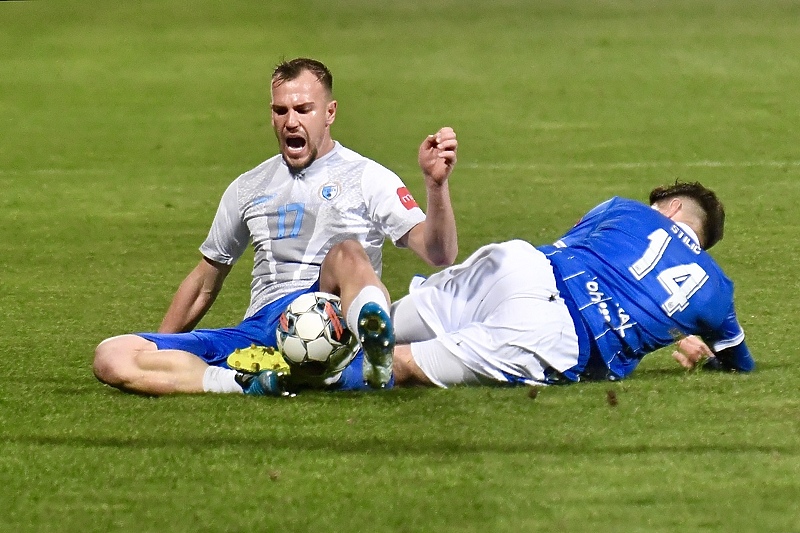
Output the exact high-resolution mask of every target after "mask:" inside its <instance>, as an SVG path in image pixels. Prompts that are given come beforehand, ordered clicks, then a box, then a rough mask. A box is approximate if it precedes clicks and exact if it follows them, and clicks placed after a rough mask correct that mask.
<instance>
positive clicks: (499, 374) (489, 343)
mask: <svg viewBox="0 0 800 533" xmlns="http://www.w3.org/2000/svg"><path fill="white" fill-rule="evenodd" d="M392 315H393V322H394V325H395V336H396V339H397V343H398V344H411V354H412V356H413V357H414V361H415V362H416V363H417V365H418V366H419V367H420V369H422V371H423V372H424V373H425V375H426V376H428V378H429V379H430V380H431V381H432V382H433V383H435V384H436V385H438V386H440V387H448V386H451V385H468V384H485V383H498V382H499V383H530V384H535V383H542V382H543V381H544V380H545V371H546V370H547V369H548V368H552V369H554V370H557V371H561V372H563V371H565V370H567V369H568V368H570V367H572V366H574V365H575V364H576V363H577V360H578V337H577V334H576V333H575V326H574V324H573V322H572V317H571V316H570V314H569V310H568V309H567V306H566V304H565V303H564V300H563V299H561V298H560V296H559V293H558V289H557V288H556V284H555V278H554V276H553V269H552V267H551V266H550V262H549V261H548V260H547V258H546V257H545V256H544V254H542V253H541V252H539V251H538V250H536V249H535V248H534V247H533V246H531V245H530V244H528V243H527V242H524V241H510V242H506V243H501V244H490V245H488V246H484V247H483V248H481V249H479V250H478V251H477V252H475V253H474V254H472V255H471V256H470V257H469V258H467V260H466V261H464V263H462V264H460V265H455V266H452V267H450V268H447V269H445V270H443V271H441V272H438V273H436V274H434V275H433V276H431V277H430V278H428V279H426V280H422V279H421V278H415V281H414V282H412V285H411V287H410V289H409V295H408V296H406V297H404V298H402V299H400V300H398V301H397V302H395V303H394V304H393V306H392Z"/></svg>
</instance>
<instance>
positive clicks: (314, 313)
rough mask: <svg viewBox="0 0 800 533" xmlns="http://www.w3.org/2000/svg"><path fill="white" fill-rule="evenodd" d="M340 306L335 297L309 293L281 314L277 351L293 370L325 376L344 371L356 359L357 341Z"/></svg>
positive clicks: (277, 333) (339, 301)
mask: <svg viewBox="0 0 800 533" xmlns="http://www.w3.org/2000/svg"><path fill="white" fill-rule="evenodd" d="M341 304H342V302H341V300H340V299H339V297H338V296H336V295H333V294H328V293H326V292H310V293H306V294H302V295H300V296H298V297H297V298H295V300H293V301H292V303H290V304H289V306H288V307H287V308H286V310H285V311H284V312H283V313H281V316H280V318H279V320H278V328H277V330H276V336H277V340H278V349H279V350H280V352H281V354H282V355H283V358H284V360H286V362H287V363H288V364H289V367H290V368H292V367H294V368H298V369H301V370H302V371H303V372H305V373H306V374H309V375H316V376H322V375H328V374H333V373H336V372H339V371H341V370H343V369H344V368H345V367H346V366H347V365H348V364H349V363H350V361H352V360H353V358H354V357H355V356H356V353H357V352H358V342H357V340H356V338H355V336H354V335H353V334H352V333H351V332H350V330H348V329H347V325H346V324H345V319H344V316H343V315H342V306H341Z"/></svg>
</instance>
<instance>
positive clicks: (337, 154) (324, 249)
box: [200, 142, 425, 317]
mask: <svg viewBox="0 0 800 533" xmlns="http://www.w3.org/2000/svg"><path fill="white" fill-rule="evenodd" d="M423 220H425V214H424V213H423V212H422V210H421V209H420V208H419V206H418V205H417V204H416V202H415V201H414V199H413V198H412V197H411V194H410V193H409V192H408V189H407V188H406V187H405V185H404V184H403V182H402V180H401V179H400V178H399V177H398V176H397V175H396V174H395V173H393V172H392V171H390V170H388V169H387V168H385V167H383V166H381V165H379V164H378V163H376V162H374V161H372V160H370V159H367V158H365V157H363V156H361V155H359V154H357V153H356V152H354V151H352V150H350V149H348V148H345V147H344V146H342V145H341V144H339V143H338V142H337V143H335V146H334V148H333V150H331V151H330V152H329V153H327V154H325V155H324V156H322V157H320V158H319V159H317V160H316V161H314V163H312V164H311V165H310V166H309V167H308V168H307V169H305V170H304V171H302V172H300V173H298V174H296V175H293V174H292V173H290V172H289V169H288V167H287V166H286V164H285V162H284V161H283V158H282V157H281V156H280V155H276V156H275V157H272V158H271V159H268V160H267V161H265V162H264V163H262V164H260V165H259V166H257V167H256V168H254V169H253V170H250V171H249V172H245V173H244V174H242V175H241V176H239V177H238V178H237V179H236V180H235V181H234V182H233V183H231V184H230V185H229V186H228V188H227V190H226V191H225V193H224V194H223V196H222V200H221V202H220V204H219V208H218V209H217V213H216V216H215V217H214V222H213V223H212V225H211V230H210V232H209V234H208V237H207V238H206V240H205V242H204V243H203V244H202V246H201V247H200V252H201V253H202V254H203V255H204V256H205V257H207V258H208V259H211V260H212V261H216V262H219V263H223V264H226V265H232V264H233V263H235V262H236V261H237V260H238V259H239V257H241V255H242V253H244V251H245V250H246V248H247V246H248V244H249V243H250V242H252V243H253V249H254V252H255V257H254V260H255V264H254V266H253V281H252V284H251V292H250V306H249V307H248V309H247V313H246V315H245V316H246V317H248V316H251V315H253V314H254V313H256V312H257V311H258V310H259V309H261V308H262V307H263V306H264V305H266V304H268V303H270V302H272V301H274V300H277V299H278V298H281V297H283V296H285V295H287V294H289V293H291V292H294V291H297V290H300V289H306V288H308V287H310V286H311V285H312V284H313V283H314V282H315V281H316V280H317V279H318V277H319V269H320V265H321V264H322V260H323V259H324V258H325V255H326V254H327V253H328V251H329V250H330V248H331V247H332V246H333V245H334V244H336V243H338V242H341V241H343V240H346V239H354V240H357V241H359V242H360V243H361V244H362V245H363V246H364V249H365V250H366V252H367V255H368V256H369V258H370V261H371V262H372V267H373V268H374V269H375V272H376V273H377V274H378V275H379V276H380V274H381V268H382V263H381V247H382V246H383V242H384V239H385V238H386V237H389V238H390V239H391V240H392V242H393V243H395V244H396V243H397V241H398V239H400V238H401V237H402V236H403V235H405V234H406V233H408V231H410V230H411V229H412V228H413V227H414V226H416V225H417V224H419V223H420V222H422V221H423Z"/></svg>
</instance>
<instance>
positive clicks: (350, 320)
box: [345, 285, 389, 337]
mask: <svg viewBox="0 0 800 533" xmlns="http://www.w3.org/2000/svg"><path fill="white" fill-rule="evenodd" d="M369 302H375V303H377V304H378V305H380V306H381V307H382V308H383V310H384V311H386V314H389V302H387V301H386V296H385V295H384V294H383V291H382V290H380V289H379V288H378V287H376V286H375V285H367V286H366V287H364V288H363V289H361V292H359V293H358V296H356V297H355V299H353V303H351V304H350V308H349V309H348V310H347V316H346V317H345V321H346V322H347V329H349V330H350V331H352V332H353V335H355V336H356V337H357V336H358V314H359V313H360V312H361V308H362V307H364V304H366V303H369Z"/></svg>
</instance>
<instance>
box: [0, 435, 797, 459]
mask: <svg viewBox="0 0 800 533" xmlns="http://www.w3.org/2000/svg"><path fill="white" fill-rule="evenodd" d="M0 442H4V443H16V444H28V445H35V446H57V447H61V446H66V447H76V448H87V449H92V448H120V449H124V448H129V449H143V450H147V449H161V448H164V449H172V448H175V449H195V448H196V449H202V450H207V449H214V448H220V447H238V448H247V447H253V448H256V449H258V450H261V451H279V450H287V451H291V452H293V453H295V452H298V451H301V450H302V451H308V452H326V453H330V454H335V455H360V454H363V453H369V454H376V453H378V454H386V455H392V456H394V455H410V454H414V455H435V456H442V455H443V456H449V455H454V457H455V456H456V454H461V455H464V454H483V453H494V454H509V455H513V454H531V453H536V454H549V455H556V456H558V455H569V456H596V455H607V456H620V455H629V454H634V455H647V454H664V453H668V454H679V455H692V456H696V455H708V454H718V453H722V454H736V453H760V454H781V455H798V454H800V445H791V446H790V445H780V444H775V445H766V444H755V443H752V444H747V443H744V444H743V443H724V442H717V443H713V444H709V443H688V444H678V443H675V444H602V443H597V442H590V441H574V442H531V443H529V444H524V443H518V442H513V443H503V442H497V441H492V440H491V439H483V440H482V441H481V442H464V441H463V439H455V438H453V439H448V438H441V437H440V438H426V439H424V440H420V439H396V440H389V439H384V438H378V437H374V436H373V437H359V436H353V437H350V438H343V437H342V436H341V435H337V436H336V437H335V438H323V437H313V436H302V437H298V436H285V437H277V438H276V437H271V438H270V437H250V436H238V435H237V436H214V437H198V436H197V435H193V436H191V437H169V436H136V437H131V436H124V437H114V436H106V437H103V436H81V435H35V434H31V435H14V436H2V437H0Z"/></svg>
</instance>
